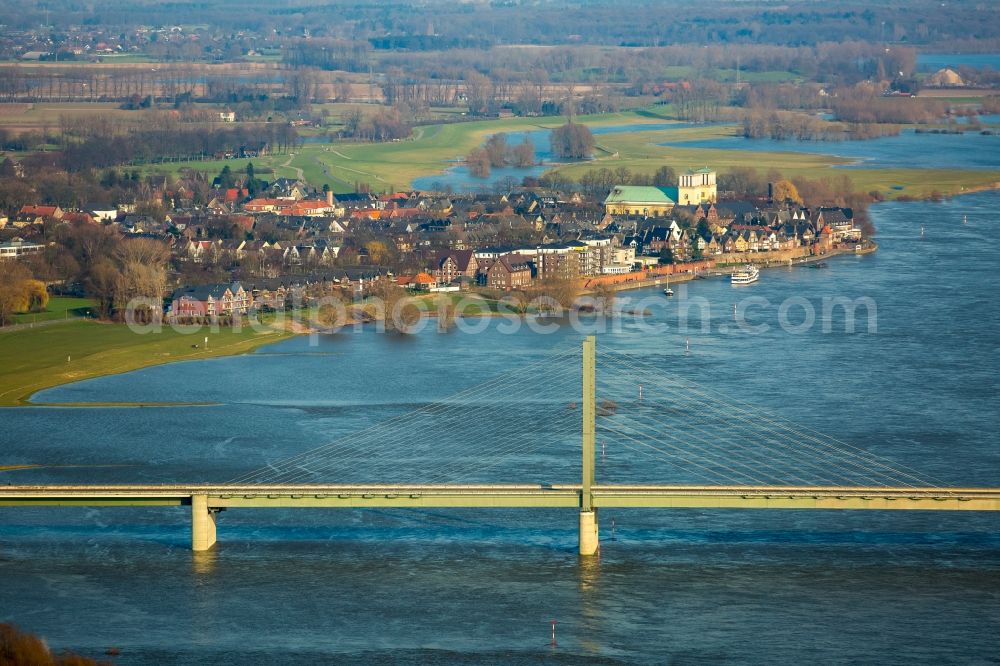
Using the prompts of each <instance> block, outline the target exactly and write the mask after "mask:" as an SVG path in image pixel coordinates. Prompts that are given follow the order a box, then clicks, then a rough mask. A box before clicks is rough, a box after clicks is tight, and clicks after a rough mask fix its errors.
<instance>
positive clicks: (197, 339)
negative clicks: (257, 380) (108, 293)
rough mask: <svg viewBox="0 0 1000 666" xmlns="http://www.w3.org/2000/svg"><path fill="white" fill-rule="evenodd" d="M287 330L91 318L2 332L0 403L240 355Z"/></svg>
mask: <svg viewBox="0 0 1000 666" xmlns="http://www.w3.org/2000/svg"><path fill="white" fill-rule="evenodd" d="M291 335H292V333H291V332H288V331H284V330H278V329H268V330H266V331H262V332H257V331H254V330H253V329H251V328H250V327H248V326H245V327H243V329H242V330H240V331H235V330H233V329H230V328H220V329H219V330H218V331H217V332H211V331H210V330H209V329H208V327H202V328H201V329H200V330H198V331H197V332H195V333H190V334H184V333H181V332H179V331H175V330H173V329H171V328H169V327H167V326H164V327H163V329H162V331H161V332H158V333H157V332H150V333H146V334H141V333H136V332H133V331H132V330H130V329H129V328H128V327H127V326H125V325H124V324H108V323H100V322H96V321H89V320H81V321H73V322H69V323H66V324H60V325H57V326H47V327H43V328H37V329H31V328H29V329H21V330H17V331H10V332H0V406H7V407H10V406H16V405H25V404H30V401H29V398H30V397H31V395H32V394H34V393H36V392H38V391H40V390H42V389H46V388H51V387H53V386H59V385H61V384H68V383H70V382H76V381H80V380H83V379H91V378H93V377H100V376H103V375H112V374H118V373H121V372H128V371H130V370H136V369H138V368H144V367H147V366H151V365H160V364H163V363H172V362H174V361H190V360H196V359H204V358H211V357H214V356H231V355H234V354H242V353H246V352H248V351H251V350H252V349H254V348H256V347H259V346H260V345H263V344H269V343H272V342H277V341H279V340H283V339H285V338H287V337H290V336H291ZM206 336H207V337H208V348H207V349H206V348H205V346H204V339H205V337H206ZM193 345H198V346H197V347H194V346H193Z"/></svg>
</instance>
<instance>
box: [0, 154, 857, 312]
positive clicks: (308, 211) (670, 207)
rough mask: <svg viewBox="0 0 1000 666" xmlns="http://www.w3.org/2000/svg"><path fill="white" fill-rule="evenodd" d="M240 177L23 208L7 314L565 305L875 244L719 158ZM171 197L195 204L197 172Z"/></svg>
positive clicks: (844, 210) (844, 214) (830, 213)
mask: <svg viewBox="0 0 1000 666" xmlns="http://www.w3.org/2000/svg"><path fill="white" fill-rule="evenodd" d="M229 177H230V178H231V179H232V180H233V183H232V184H233V185H234V186H233V187H227V188H222V187H219V188H218V194H217V196H216V197H214V198H213V200H212V201H211V202H210V203H209V205H207V206H205V207H203V208H202V207H185V206H184V205H183V204H180V205H178V206H177V207H176V208H175V209H174V210H173V211H171V212H170V213H169V214H166V215H164V216H163V218H162V219H157V218H155V217H154V216H151V215H148V214H142V213H141V212H129V210H128V209H127V208H125V209H123V210H117V209H116V210H109V211H64V210H62V209H61V208H59V207H57V206H44V205H26V206H24V207H22V208H21V210H20V211H19V212H18V214H17V215H15V216H14V217H13V219H11V220H9V221H8V222H7V224H6V226H7V227H8V228H10V229H13V230H16V233H18V234H19V236H18V237H16V238H15V239H13V240H10V241H8V242H6V243H3V244H2V245H0V252H2V253H3V254H4V255H5V256H9V257H10V258H11V259H13V260H15V261H16V263H15V264H13V265H17V266H18V268H19V269H20V270H19V271H12V272H11V274H10V275H8V277H7V278H6V279H7V280H8V281H9V282H11V285H12V289H11V293H14V292H17V293H20V294H21V295H22V298H21V300H22V302H21V303H19V304H12V305H10V306H7V315H6V318H7V319H8V320H9V321H8V322H6V323H10V322H11V321H14V317H13V315H12V313H13V312H16V311H18V310H30V309H31V308H32V307H38V306H39V305H41V302H42V300H44V298H45V295H44V293H41V292H45V288H47V289H49V290H53V291H60V292H63V291H67V292H70V293H71V294H72V295H76V296H84V295H88V296H91V297H92V298H94V299H96V301H97V305H96V308H95V309H96V311H97V313H98V314H99V315H100V316H102V317H104V318H109V319H114V318H119V319H120V318H124V317H125V316H126V315H128V316H130V317H132V318H135V317H138V318H139V319H141V320H145V321H148V320H151V319H158V318H161V317H163V316H165V317H166V318H167V319H169V320H172V321H181V322H186V323H192V322H215V323H218V322H219V321H222V322H223V323H225V322H228V321H230V320H231V319H232V318H233V317H234V316H239V315H246V314H247V313H249V312H251V311H254V310H261V311H264V312H269V311H284V310H288V309H291V308H302V307H309V306H310V305H312V304H313V303H315V302H316V301H318V300H319V299H322V298H324V297H331V296H336V297H338V298H340V299H342V300H344V301H349V302H357V301H361V300H363V299H365V298H366V297H369V296H373V295H379V296H383V297H384V296H385V295H386V294H385V291H386V290H387V289H391V290H396V289H398V290H399V291H400V292H401V293H402V290H406V292H409V293H411V294H420V293H434V292H472V293H476V294H479V295H481V296H483V297H486V298H488V299H492V300H496V299H499V298H501V297H504V296H511V295H514V294H519V295H524V294H529V295H538V294H541V293H548V294H549V295H557V297H558V300H560V301H563V302H566V301H571V300H572V297H573V296H575V295H578V294H579V293H581V292H585V291H594V290H597V289H607V288H610V289H618V288H627V287H629V286H634V285H637V284H646V283H648V282H649V281H651V280H657V279H660V278H669V276H684V275H692V274H696V273H705V272H710V271H713V270H715V269H721V268H725V267H728V266H733V265H742V264H747V263H753V264H760V265H773V264H783V265H784V264H788V263H794V262H796V261H799V260H801V259H803V258H809V257H817V256H824V255H828V254H831V253H835V252H841V251H844V250H845V249H847V250H850V251H854V250H855V249H861V248H862V247H865V246H866V244H867V242H868V241H867V234H866V228H865V224H866V223H865V222H864V221H863V220H861V221H859V220H858V219H856V216H855V211H854V210H853V209H852V208H850V207H846V206H815V205H807V204H806V203H805V202H804V201H803V199H802V197H801V196H800V194H799V193H798V192H797V191H796V189H795V186H794V185H793V184H792V183H790V182H789V181H785V180H781V181H778V182H776V183H768V184H766V186H765V187H766V189H765V190H764V191H763V192H761V193H760V194H759V195H758V196H746V195H744V196H741V197H737V196H734V195H733V193H731V192H729V193H727V192H725V191H723V192H721V193H720V192H719V187H718V174H717V173H716V172H715V171H714V170H712V169H710V168H708V167H704V168H701V169H694V170H690V171H688V172H686V173H683V174H680V175H679V176H676V177H674V179H673V180H674V182H675V183H676V185H673V186H655V185H645V186H642V185H614V186H613V187H611V188H610V190H609V192H608V194H607V195H606V196H605V197H604V198H603V199H600V198H597V197H592V196H587V195H585V194H583V193H581V192H579V191H560V190H552V189H546V188H540V187H516V188H513V189H511V190H510V191H507V192H502V193H497V194H475V195H473V194H464V195H463V194H447V193H441V192H418V191H411V192H395V193H390V194H385V195H375V194H372V193H368V192H355V193H350V194H340V195H336V194H334V193H332V192H330V191H329V190H327V191H325V192H323V191H313V190H311V189H310V188H309V186H308V185H307V184H305V183H303V182H301V181H298V180H288V179H279V180H277V181H274V182H272V183H262V182H259V181H257V180H256V179H255V178H254V176H253V172H252V170H251V169H248V173H247V174H244V175H243V176H241V177H238V178H234V177H232V176H231V175H230V176H229ZM251 180H252V181H254V182H253V183H252V184H251V183H250V181H251ZM248 185H250V187H248ZM251 188H252V189H253V190H254V193H255V195H253V196H252V195H251V194H250V190H251ZM164 196H169V197H171V198H174V199H180V200H181V201H183V196H184V192H183V185H180V186H178V187H177V189H175V190H174V191H170V192H165V193H164ZM869 231H870V230H869ZM95 245H96V246H98V247H101V248H102V249H103V251H104V253H105V254H104V256H102V257H100V258H99V260H100V261H102V262H104V263H102V264H100V265H98V266H93V267H92V268H91V270H90V275H89V279H88V281H87V283H86V284H82V285H81V284H73V283H68V282H67V278H68V277H69V275H68V274H67V273H65V272H64V271H65V268H66V267H67V266H72V265H73V264H74V263H75V264H76V265H79V263H80V262H86V261H88V260H90V261H94V260H93V259H92V258H89V257H87V256H84V255H85V253H86V252H88V251H91V252H92V250H90V249H89V248H92V247H94V246H95ZM19 274H20V275H21V277H20V281H19V282H18V275H19ZM60 278H63V279H60ZM39 283H42V284H43V285H44V287H42V288H40V287H38V286H37V285H38V284H39ZM33 285H34V286H33ZM32 288H34V289H35V292H40V293H35V292H32V291H31V290H32ZM32 294H34V295H32ZM18 306H20V307H18Z"/></svg>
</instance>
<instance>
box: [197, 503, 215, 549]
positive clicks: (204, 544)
mask: <svg viewBox="0 0 1000 666" xmlns="http://www.w3.org/2000/svg"><path fill="white" fill-rule="evenodd" d="M213 546H215V513H213V512H212V511H210V510H209V508H208V495H192V496H191V550H195V551H199V550H210V549H211V548H212V547H213Z"/></svg>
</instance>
